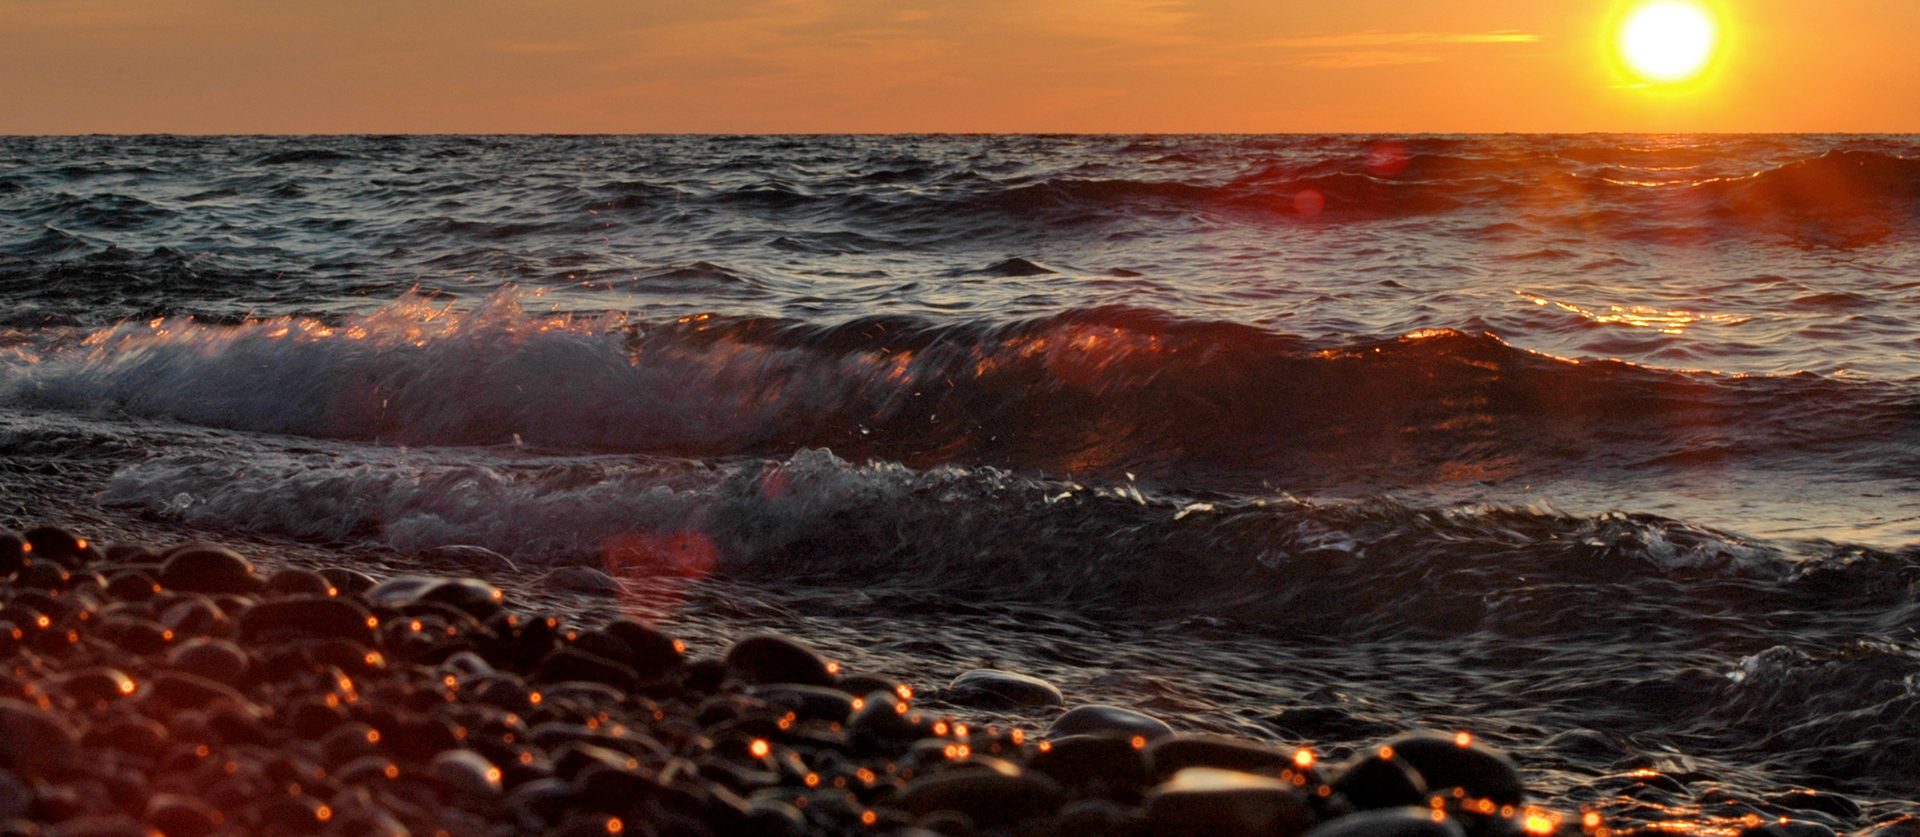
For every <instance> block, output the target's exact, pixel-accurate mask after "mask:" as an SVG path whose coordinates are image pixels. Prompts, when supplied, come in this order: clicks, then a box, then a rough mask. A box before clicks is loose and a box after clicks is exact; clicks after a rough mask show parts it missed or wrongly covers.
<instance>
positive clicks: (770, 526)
mask: <svg viewBox="0 0 1920 837" xmlns="http://www.w3.org/2000/svg"><path fill="white" fill-rule="evenodd" d="M1915 157H1920V140H1915V139H1914V138H1911V137H1859V136H1845V137H1825V136H1789V137H1650V136H1592V135H1588V136H1577V137H1558V136H1519V137H1512V136H1503V137H1473V136H1466V137H1350V136H1342V137H1026V136H1015V137H791V138H790V137H755V138H741V137H589V138H575V137H438V138H431V137H427V138H373V137H338V138H335V137H314V138H298V137H296V138H173V137H104V138H103V137H91V138H0V209H4V210H5V211H4V212H0V288H3V289H4V293H5V294H6V296H7V298H8V299H9V301H10V302H11V303H12V304H11V305H10V306H9V307H8V309H7V310H6V311H5V312H4V313H0V451H4V452H5V455H6V462H5V468H6V470H5V472H4V473H0V522H4V523H7V524H8V525H23V524H26V523H29V522H38V521H44V520H55V521H61V522H70V523H73V524H74V525H76V526H80V527H82V528H87V527H92V528H93V529H95V530H97V531H99V532H101V533H103V534H104V535H108V536H118V535H124V536H138V537H155V538H162V539H166V538H181V537H189V536H193V537H214V538H219V539H226V540H229V541H235V542H241V543H249V544H253V545H255V546H256V548H266V549H278V550H281V551H284V552H286V553H287V554H289V555H292V556H296V559H298V560H311V559H312V556H313V555H314V554H315V553H314V552H313V551H314V550H332V551H335V552H338V553H341V554H345V555H348V556H354V557H355V559H356V560H363V561H370V562H378V566H377V569H380V570H382V571H399V570H400V569H403V568H405V567H408V566H431V567H436V568H438V569H440V570H444V569H445V567H444V565H443V564H439V563H433V562H434V561H435V560H437V559H429V558H421V557H416V556H422V555H426V554H428V553H429V551H430V550H434V549H436V548H439V547H445V546H449V545H471V546H481V547H485V548H487V549H490V550H493V551H495V552H497V553H499V554H500V555H502V556H504V557H505V559H506V560H507V561H509V562H511V563H512V564H513V565H514V568H513V569H507V568H505V567H504V566H497V565H496V566H486V567H474V568H473V571H475V572H486V573H490V574H497V575H500V576H501V577H504V578H512V579H517V580H519V582H521V583H523V584H524V585H531V586H523V587H522V588H521V590H522V592H523V593H524V594H526V595H535V596H551V597H553V598H552V599H551V601H552V602H554V603H555V606H560V607H564V608H568V609H572V610H574V611H575V612H576V613H577V614H578V615H579V616H580V617H582V618H585V619H587V620H593V619H595V618H599V617H602V616H604V615H605V614H607V613H610V612H612V611H613V610H615V609H616V608H628V609H632V610H634V611H635V612H638V613H642V614H645V615H649V616H652V617H654V618H658V619H661V620H663V621H667V622H669V623H672V624H673V625H674V626H675V627H676V628H677V629H678V630H681V631H682V632H684V633H686V634H687V635H688V636H689V637H690V638H692V639H694V640H696V647H699V645H700V643H701V642H705V643H706V646H705V647H707V648H708V650H714V649H716V648H717V647H718V646H719V645H720V643H721V642H722V641H723V639H724V637H726V636H729V635H738V634H740V633H744V632H745V631H746V630H748V629H749V628H752V627H777V628H781V629H784V630H790V631H794V632H796V633H800V634H803V635H805V636H807V637H808V638H810V639H813V640H814V641H816V642H818V643H819V644H820V645H821V646H822V647H823V648H825V649H826V650H828V651H829V652H830V653H832V654H834V655H837V656H838V657H840V658H841V659H844V660H847V661H848V662H850V663H851V664H854V665H858V666H862V667H868V668H876V669H881V670H885V671H889V672H892V673H896V674H900V675H905V676H910V677H912V678H914V679H915V680H916V681H917V682H919V683H921V684H923V686H937V685H940V684H942V683H944V681H945V680H946V679H948V678H951V677H952V676H953V675H955V674H958V673H959V672H960V671H963V670H965V669H967V668H971V667H975V666H978V665H981V664H982V663H983V662H991V663H992V664H995V665H998V666H1000V667H1005V668H1013V669H1018V670H1022V671H1028V672H1032V673H1035V674H1038V675H1040V676H1044V677H1047V678H1049V679H1052V680H1054V681H1055V682H1057V683H1059V684H1060V685H1061V686H1062V687H1063V688H1065V689H1066V690H1067V692H1068V694H1069V696H1070V699H1071V700H1073V701H1075V702H1091V701H1100V702H1111V703H1118V704H1122V705H1130V706H1134V707H1137V708H1141V709H1143V710H1146V711H1150V712H1153V713H1155V714H1158V715H1160V716H1162V717H1164V718H1166V719H1167V720H1169V722H1171V723H1173V724H1174V725H1175V726H1176V727H1181V728H1186V729H1204V730H1213V731H1220V732H1231V733H1235V734H1240V735H1249V736H1256V737H1263V738H1280V739H1285V740H1287V741H1290V742H1303V743H1308V744H1312V745H1314V746H1316V747H1318V748H1320V749H1321V750H1323V751H1324V752H1326V753H1329V754H1333V755H1338V754H1339V753H1340V752H1342V751H1343V750H1346V749H1350V748H1353V747H1358V746H1364V745H1365V744H1366V743H1368V742H1370V741H1372V740H1375V739H1377V738H1379V737H1381V736H1383V735H1385V734H1387V733H1390V732H1393V731H1396V730H1400V729H1405V728H1410V727H1416V726H1424V727H1431V728H1437V729H1449V730H1451V729H1467V730H1472V731H1473V732H1474V733H1475V734H1477V735H1480V736H1482V737H1484V738H1487V739H1489V740H1492V741H1494V742H1496V743H1498V744H1501V745H1502V746H1505V747H1507V748H1509V749H1511V750H1512V751H1513V752H1514V753H1515V754H1516V755H1517V756H1518V757H1519V758H1520V760H1521V762H1522V765H1523V767H1525V768H1526V769H1527V771H1528V774H1529V777H1530V778H1531V779H1532V780H1533V782H1534V784H1535V786H1536V787H1537V788H1539V789H1540V790H1541V791H1542V792H1544V793H1545V794H1546V796H1547V798H1548V799H1550V800H1552V801H1553V803H1554V804H1556V805H1558V806H1560V808H1561V810H1563V811H1567V812H1572V811H1574V810H1577V808H1578V807H1579V806H1583V805H1584V806H1592V807H1594V808H1597V809H1598V810H1600V811H1601V812H1603V813H1604V814H1606V815H1607V816H1608V817H1610V818H1611V819H1612V820H1613V821H1614V822H1616V823H1619V824H1622V825H1628V826H1632V825H1650V824H1655V823H1671V824H1672V826H1671V827H1674V828H1680V829H1684V830H1690V831H1707V832H1711V831H1716V830H1724V829H1734V828H1737V827H1738V826H1739V825H1740V823H1741V822H1742V821H1743V820H1742V818H1743V817H1747V816H1749V815H1753V816H1763V817H1772V816H1779V815H1782V814H1789V813H1791V814H1792V815H1794V816H1798V817H1803V818H1814V819H1819V818H1820V817H1822V816H1825V817H1827V818H1828V819H1829V820H1830V824H1832V825H1834V826H1835V827H1836V828H1839V829H1841V830H1860V829H1865V828H1868V827H1869V826H1872V825H1874V824H1875V823H1881V824H1888V823H1891V822H1892V821H1893V820H1895V819H1896V818H1898V817H1902V816H1911V815H1920V805H1916V804H1915V803H1913V802H1910V801H1907V800H1911V799H1914V798H1915V797H1916V794H1920V781H1917V780H1916V779H1915V778H1914V773H1913V771H1912V767H1911V765H1912V764H1914V763H1915V759H1916V757H1920V748H1917V745H1915V744H1914V743H1913V742H1914V741H1916V740H1920V736H1917V735H1916V733H1920V728H1916V724H1920V721H1916V720H1915V718H1916V708H1920V696H1916V694H1915V689H1916V684H1920V653H1917V652H1920V644H1917V643H1916V640H1915V636H1914V630H1913V627H1912V626H1913V624H1914V614H1915V610H1916V607H1917V606H1920V605H1917V603H1916V597H1915V595H1914V592H1913V590H1914V587H1913V585H1914V582H1915V580H1916V578H1920V565H1917V564H1916V562H1915V560H1914V558H1915V553H1914V551H1913V548H1912V546H1911V545H1912V544H1914V543H1915V542H1916V540H1920V534H1916V533H1917V532H1920V529H1917V528H1916V527H1920V502H1916V499H1915V495H1914V494H1913V492H1912V490H1911V489H1912V482H1911V481H1912V476H1911V475H1912V474H1913V473H1915V472H1916V465H1920V461H1916V454H1917V453H1920V445H1916V442H1917V441H1920V438H1916V435H1915V431H1916V425H1915V422H1914V420H1913V418H1912V417H1913V415H1914V412H1913V406H1912V405H1913V404H1915V403H1916V397H1917V396H1920V383H1916V382H1920V353H1917V352H1916V346H1920V324H1917V323H1916V321H1915V320H1914V318H1912V317H1911V316H1910V315H1909V313H1908V312H1909V311H1910V309H1911V305H1912V303H1913V302H1914V301H1915V295H1916V293H1920V281H1917V280H1920V264H1916V263H1917V262H1920V259H1917V258H1916V257H1917V256H1920V248H1916V246H1915V240H1916V238H1915V235H1914V233H1915V232H1916V230H1915V226H1916V222H1915V219H1916V215H1915V209H1916V200H1920V160H1917V159H1913V158H1915ZM263 545H264V546H263ZM556 563H590V564H594V565H597V566H601V567H604V568H606V569H608V570H610V571H612V572H614V573H615V574H617V575H620V576H622V577H625V578H628V579H631V581H630V582H629V583H630V585H632V589H630V590H629V591H628V593H629V595H628V596H626V597H623V598H618V599H613V600H604V599H592V598H581V597H578V596H573V595H571V594H565V593H561V592H555V591H542V590H540V589H538V584H539V582H538V578H539V572H540V571H541V570H542V569H544V568H546V567H549V566H551V565H553V564H556ZM1009 720H1021V721H1023V722H1025V723H1027V724H1029V725H1031V726H1036V727H1038V726H1044V723H1045V720H1046V719H1045V717H1044V716H1034V717H1027V718H1017V719H1009ZM1806 789H1819V790H1822V791H1828V792H1833V793H1838V794H1841V795H1844V796H1846V797H1848V798H1849V799H1851V800H1853V801H1854V802H1856V803H1858V804H1859V805H1862V806H1864V810H1863V811H1862V812H1861V813H1859V814H1857V815H1856V814H1852V813H1850V811H1851V809H1850V808H1847V806H1845V805H1843V804H1840V803H1835V802H1832V801H1827V802H1824V803H1809V802H1808V799H1809V798H1810V797H1807V796H1804V795H1801V796H1793V795H1784V794H1790V793H1791V792H1794V791H1799V790H1806ZM1808 804H1820V805H1824V806H1825V807H1826V808H1828V809H1832V810H1838V811H1841V812H1842V813H1841V814H1838V815H1836V814H1831V813H1829V814H1820V813H1811V814H1809V813H1807V812H1806V811H1805V810H1798V811H1797V812H1796V811H1795V810H1793V806H1796V805H1798V806H1805V805H1808ZM1887 827H1888V828H1890V829H1892V828H1902V827H1904V826H1899V825H1887Z"/></svg>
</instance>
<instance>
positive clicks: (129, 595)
mask: <svg viewBox="0 0 1920 837" xmlns="http://www.w3.org/2000/svg"><path fill="white" fill-rule="evenodd" d="M158 592H160V582H157V581H154V580H153V576H150V575H147V574H146V573H143V572H138V571H132V570H129V571H126V572H121V573H116V574H114V576H113V578H112V579H109V580H108V581H107V595H109V596H112V597H114V598H116V599H119V600H120V601H123V602H144V601H146V600H148V599H151V598H153V594H155V593H158Z"/></svg>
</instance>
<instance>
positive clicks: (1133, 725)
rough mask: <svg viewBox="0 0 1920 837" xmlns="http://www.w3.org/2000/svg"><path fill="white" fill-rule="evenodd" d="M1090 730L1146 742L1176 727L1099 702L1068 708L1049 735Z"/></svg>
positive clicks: (1170, 731)
mask: <svg viewBox="0 0 1920 837" xmlns="http://www.w3.org/2000/svg"><path fill="white" fill-rule="evenodd" d="M1088 733H1114V734H1118V735H1126V736H1133V735H1138V736H1141V737H1142V738H1144V739H1146V740H1147V741H1159V740H1160V739H1162V738H1166V737H1167V736H1170V735H1172V734H1173V727H1170V726H1167V722H1165V721H1162V720H1160V719H1159V718H1155V717H1153V716H1152V715H1147V714H1144V713H1141V712H1135V711H1133V710H1131V709H1122V708H1120V707H1118V706H1107V705H1104V704H1098V703H1095V704H1088V705H1086V706H1076V707H1074V708H1072V709H1069V710H1067V711H1066V712H1065V713H1063V714H1062V715H1061V716H1060V717H1058V718H1055V719H1053V725H1052V726H1049V727H1047V737H1048V738H1058V737H1061V736H1066V735H1085V734H1088Z"/></svg>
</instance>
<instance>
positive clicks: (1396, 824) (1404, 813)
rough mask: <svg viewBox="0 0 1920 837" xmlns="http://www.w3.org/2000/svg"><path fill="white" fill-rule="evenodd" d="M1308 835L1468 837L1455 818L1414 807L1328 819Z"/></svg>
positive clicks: (1323, 836) (1335, 836)
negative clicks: (1437, 816) (1434, 814)
mask: <svg viewBox="0 0 1920 837" xmlns="http://www.w3.org/2000/svg"><path fill="white" fill-rule="evenodd" d="M1307 837H1466V831H1465V830H1463V829H1461V827H1460V823H1459V822H1457V821H1455V820H1454V819H1453V818H1452V817H1446V816H1443V817H1441V818H1440V819H1439V820H1437V821H1436V820H1435V819H1434V818H1433V811H1432V810H1431V809H1428V808H1419V807H1414V806H1407V807H1398V808H1381V809H1378V810H1373V811H1361V812H1359V813H1357V814H1348V815H1346V816H1344V817H1340V818H1338V819H1334V820H1328V821H1327V822H1323V823H1321V824H1320V825H1318V826H1315V827H1314V829H1313V830H1312V831H1309V832H1307Z"/></svg>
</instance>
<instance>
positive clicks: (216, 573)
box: [155, 544, 263, 594]
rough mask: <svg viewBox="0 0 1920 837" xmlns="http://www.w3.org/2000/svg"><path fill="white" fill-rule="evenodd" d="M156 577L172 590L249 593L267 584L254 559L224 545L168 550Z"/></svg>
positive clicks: (192, 545)
mask: <svg viewBox="0 0 1920 837" xmlns="http://www.w3.org/2000/svg"><path fill="white" fill-rule="evenodd" d="M155 580H156V581H158V582H160V586H161V587H164V588H166V589H168V590H184V591H188V592H192V593H236V594H246V593H253V592H257V591H258V590H260V588H261V587H262V586H263V585H262V583H261V581H260V579H259V577H258V576H256V575H254V569H253V562H251V561H248V560H247V559H246V558H243V557H241V556H240V553H237V552H234V551H233V550H231V549H227V548H226V547H223V546H212V545H210V544H188V545H186V546H183V547H180V548H179V549H175V550H173V551H171V552H168V553H167V558H166V562H165V563H163V564H161V565H160V574H159V576H158V577H157V578H155Z"/></svg>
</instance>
